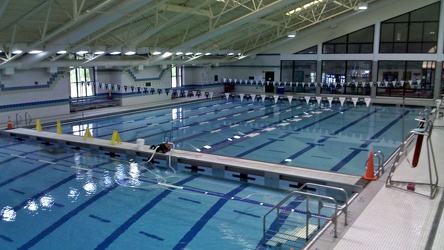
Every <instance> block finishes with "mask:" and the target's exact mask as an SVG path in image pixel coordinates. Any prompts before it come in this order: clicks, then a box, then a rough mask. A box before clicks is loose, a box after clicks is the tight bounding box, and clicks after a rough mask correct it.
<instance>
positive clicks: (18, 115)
mask: <svg viewBox="0 0 444 250" xmlns="http://www.w3.org/2000/svg"><path fill="white" fill-rule="evenodd" d="M19 118H20V120H19ZM22 121H23V118H22V115H20V113H17V114H15V125H16V126H17V127H18V125H20V124H21V123H22Z"/></svg>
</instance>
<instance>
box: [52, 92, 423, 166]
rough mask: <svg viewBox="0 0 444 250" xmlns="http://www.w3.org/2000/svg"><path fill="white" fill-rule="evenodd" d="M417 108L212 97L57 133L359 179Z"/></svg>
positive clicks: (396, 140)
mask: <svg viewBox="0 0 444 250" xmlns="http://www.w3.org/2000/svg"><path fill="white" fill-rule="evenodd" d="M422 110H423V109H418V108H408V107H406V108H399V107H395V106H376V105H370V106H369V107H366V105H357V106H356V107H355V106H353V105H350V106H348V105H344V106H343V107H341V106H340V105H339V104H338V105H333V106H332V107H331V108H330V107H326V106H323V105H307V104H306V103H305V101H304V102H299V101H293V102H292V103H291V104H290V103H288V102H278V103H274V102H269V101H265V102H251V101H250V102H246V101H243V102H241V101H239V100H233V101H226V100H221V99H213V100H210V101H206V102H199V103H191V104H180V105H176V106H171V107H165V108H159V109H152V110H146V111H144V112H137V113H130V114H122V115H116V116H109V117H105V118H99V119H90V120H85V121H79V122H73V123H66V124H63V126H62V131H63V133H68V134H74V135H79V136H83V135H84V133H85V129H86V128H87V127H88V128H89V129H90V130H91V132H92V135H93V137H97V138H102V139H109V140H111V138H112V134H113V132H114V131H117V132H118V133H119V136H120V138H121V139H122V140H123V141H127V142H133V143H135V142H136V140H137V139H140V138H142V139H145V142H146V144H149V145H157V144H159V143H162V142H164V141H170V142H173V143H174V144H175V146H176V148H177V149H181V150H189V151H198V152H204V153H210V154H215V155H224V156H232V157H239V158H245V159H250V160H258V161H264V162H271V163H277V164H283V165H287V166H297V167H303V168H311V169H318V170H323V171H333V172H339V173H344V174H351V175H362V174H364V172H365V162H366V161H367V159H368V157H369V151H373V152H377V151H381V152H382V153H383V154H384V155H385V156H386V157H388V156H390V155H391V154H392V153H394V152H395V150H396V149H397V148H398V147H399V145H400V143H401V140H402V138H403V137H404V134H406V133H407V132H408V131H410V130H411V129H413V128H415V127H416V126H417V122H416V121H415V118H416V117H417V116H418V113H419V112H421V111H422ZM44 129H45V130H48V131H53V132H55V131H56V128H55V126H52V127H47V128H44Z"/></svg>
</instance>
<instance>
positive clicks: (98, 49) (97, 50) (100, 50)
mask: <svg viewBox="0 0 444 250" xmlns="http://www.w3.org/2000/svg"><path fill="white" fill-rule="evenodd" d="M105 51H106V47H105V46H103V45H98V46H97V47H96V48H95V49H94V55H102V54H105Z"/></svg>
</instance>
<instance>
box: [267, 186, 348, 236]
mask: <svg viewBox="0 0 444 250" xmlns="http://www.w3.org/2000/svg"><path fill="white" fill-rule="evenodd" d="M309 184H311V185H314V186H318V187H325V188H330V189H335V190H339V191H343V192H344V193H345V197H346V205H345V207H344V206H342V207H341V208H339V206H338V202H337V201H336V200H335V199H334V198H333V197H330V196H325V195H320V194H312V193H307V192H302V191H299V190H300V189H299V190H298V191H293V192H291V193H290V194H288V195H287V196H286V197H285V198H284V199H282V200H281V201H280V202H279V203H278V204H276V205H275V206H274V207H273V208H272V209H270V211H268V212H267V213H266V214H265V215H264V217H263V220H262V221H263V237H264V240H266V232H267V230H266V220H267V216H268V215H270V213H271V212H273V211H274V210H276V211H277V217H279V213H280V210H281V206H282V205H283V204H284V203H285V202H286V201H288V200H289V199H290V198H291V197H293V196H305V197H306V200H307V202H306V203H307V206H306V212H307V213H306V225H305V239H306V240H308V234H309V228H308V225H309V219H310V217H314V218H318V228H319V227H320V219H324V220H328V221H332V222H333V224H334V237H335V238H337V217H338V210H344V212H345V225H347V207H348V194H347V192H345V190H344V189H342V188H336V187H331V186H325V185H320V184H314V183H306V184H304V185H303V186H302V187H301V188H303V187H305V186H306V185H309ZM310 197H314V198H317V199H318V201H319V204H320V205H322V202H321V200H330V201H331V202H333V203H334V206H324V207H329V208H334V209H335V212H334V215H333V216H332V217H330V218H327V217H324V216H321V215H320V206H318V213H317V214H313V213H311V212H310V211H309V201H310ZM344 208H345V209H344ZM278 226H280V225H278ZM279 229H280V228H278V229H277V231H279Z"/></svg>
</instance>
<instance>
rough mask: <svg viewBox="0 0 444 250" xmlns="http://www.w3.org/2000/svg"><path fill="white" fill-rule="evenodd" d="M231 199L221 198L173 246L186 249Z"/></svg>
mask: <svg viewBox="0 0 444 250" xmlns="http://www.w3.org/2000/svg"><path fill="white" fill-rule="evenodd" d="M248 186H249V185H248V184H242V185H240V186H239V187H237V188H235V189H233V190H232V191H230V192H229V193H227V196H235V195H236V194H237V193H239V192H241V191H242V190H244V189H245V188H247V187H248ZM228 201H229V200H227V199H219V200H218V201H217V202H216V203H215V204H214V205H213V206H212V207H211V208H210V209H209V210H208V211H207V212H206V213H205V214H204V215H203V216H202V217H201V218H200V220H199V221H197V222H196V223H195V224H194V226H193V227H192V228H191V229H190V230H189V231H188V232H187V233H186V234H185V235H184V236H183V237H182V239H181V240H180V241H179V243H178V244H177V245H176V246H175V247H174V248H173V249H176V250H180V249H185V248H186V246H187V245H188V243H190V242H191V241H192V240H193V239H194V237H195V236H196V235H197V234H198V233H199V232H200V230H202V228H203V227H204V226H205V225H206V224H207V223H208V221H210V220H211V218H213V216H214V215H215V214H216V213H217V212H218V211H219V210H220V209H221V208H222V206H224V205H225V203H227V202H228Z"/></svg>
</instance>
